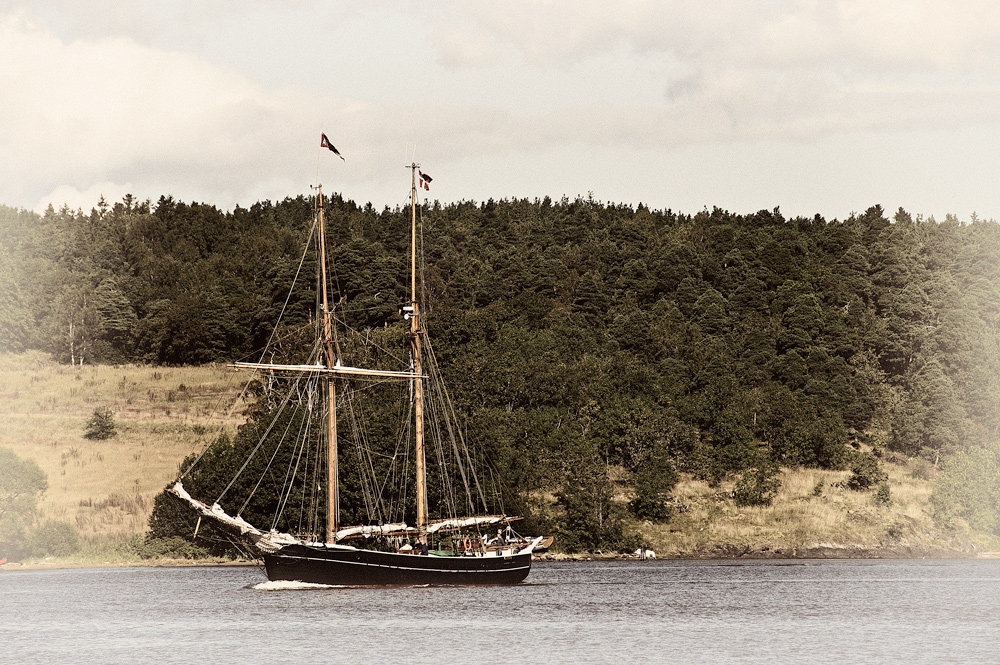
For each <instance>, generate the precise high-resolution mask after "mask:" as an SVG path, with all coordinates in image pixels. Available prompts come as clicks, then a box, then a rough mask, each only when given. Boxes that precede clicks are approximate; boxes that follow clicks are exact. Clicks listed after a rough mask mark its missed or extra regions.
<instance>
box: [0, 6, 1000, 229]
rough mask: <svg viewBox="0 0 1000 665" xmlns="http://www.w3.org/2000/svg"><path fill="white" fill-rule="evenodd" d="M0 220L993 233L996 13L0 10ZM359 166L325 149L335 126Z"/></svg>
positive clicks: (998, 152)
mask: <svg viewBox="0 0 1000 665" xmlns="http://www.w3.org/2000/svg"><path fill="white" fill-rule="evenodd" d="M0 49H2V53H3V55H2V57H0V204H4V205H8V206H13V207H17V208H25V209H30V210H37V211H42V210H44V209H45V207H46V206H47V205H48V204H49V203H52V204H53V205H54V206H55V207H56V208H59V207H61V206H62V205H63V204H66V205H68V206H69V207H70V208H72V209H77V208H80V209H82V210H84V211H85V212H87V211H89V210H90V208H92V207H93V206H95V205H96V204H97V203H98V201H99V199H100V198H101V197H102V196H103V197H104V199H105V200H107V201H108V202H115V201H119V200H121V198H122V197H123V196H124V195H125V194H132V195H133V196H135V197H137V198H139V199H150V200H152V201H153V202H155V201H156V200H157V199H158V198H159V197H160V196H161V195H171V196H173V197H174V198H175V199H178V200H182V201H188V202H190V201H198V202H203V203H209V204H214V205H216V206H218V207H219V208H221V209H223V210H232V209H233V208H234V207H235V206H237V205H240V206H243V207H249V206H250V205H252V204H253V203H255V202H257V201H263V200H271V201H276V200H281V199H284V198H285V197H288V196H297V195H299V194H308V193H309V190H310V187H311V186H314V185H316V184H317V183H322V185H323V186H324V191H325V192H328V193H329V192H331V191H335V192H340V193H342V194H343V196H344V197H345V198H348V199H353V200H354V201H356V202H358V203H360V204H364V203H367V202H371V203H372V204H374V205H375V206H376V207H379V208H381V207H382V206H386V205H388V206H390V207H392V206H395V205H401V204H404V203H405V202H406V200H407V197H408V195H409V188H410V181H409V171H408V170H406V169H405V168H404V167H405V166H406V165H408V164H410V163H413V162H417V163H419V164H420V165H421V169H422V170H423V171H424V172H426V173H428V174H430V175H431V176H432V177H433V178H434V180H433V183H432V185H431V189H430V191H428V192H425V193H424V195H425V196H427V197H429V198H431V199H438V200H440V201H441V202H442V203H448V202H452V201H461V200H472V201H485V200H487V199H490V198H493V199H511V198H529V199H534V198H543V197H545V196H550V197H552V198H553V199H558V198H561V197H563V196H567V197H569V198H571V199H572V198H575V197H577V196H584V197H587V196H592V197H593V198H595V199H597V200H599V201H603V202H608V203H625V204H630V205H638V204H639V203H644V204H646V205H648V206H650V207H652V208H656V209H668V208H669V209H672V210H674V211H677V212H685V213H696V212H698V211H700V210H703V209H706V208H707V209H712V208H713V207H719V208H723V209H726V210H729V211H731V212H735V213H752V212H756V211H758V210H762V209H768V210H771V209H773V208H775V207H778V208H780V209H781V211H782V213H783V214H784V215H785V216H786V217H793V216H807V217H812V216H814V215H816V214H819V215H822V216H823V217H825V218H826V219H828V220H829V219H843V218H845V217H847V216H849V215H850V214H851V213H852V212H859V213H860V212H863V211H864V210H866V209H867V208H868V207H869V206H872V205H875V204H879V205H881V206H882V207H883V208H884V209H885V210H887V211H888V212H889V213H890V216H891V213H892V212H894V211H895V210H897V209H898V208H900V207H902V208H904V209H905V210H907V211H908V212H910V213H911V214H913V215H914V216H917V215H920V216H923V217H925V218H929V217H934V218H935V219H938V220H941V219H944V218H945V216H946V215H948V214H953V215H956V216H957V217H958V218H959V219H960V220H963V221H965V220H969V219H971V218H972V216H973V214H975V215H977V216H978V218H980V219H1000V187H998V186H997V185H998V182H997V176H998V171H997V168H996V163H997V160H998V158H1000V4H998V3H996V2H994V1H993V0H949V1H948V2H941V1H940V0H938V1H937V2H926V1H924V0H756V1H755V2H747V1H746V0H734V1H730V2H727V1H718V2H713V1H712V0H697V1H695V0H615V2H608V1H607V0H600V1H594V0H505V1H504V2H496V1H493V2H480V1H478V0H453V1H450V0H441V1H435V0H421V1H419V2H417V1H413V2H411V1H408V0H398V1H395V2H389V1H385V0H365V1H364V2H356V1H355V2H343V1H341V0H322V1H319V0H316V1H313V0H155V1H153V0H87V2H81V1H80V0H30V2H27V1H24V0H0ZM321 133H326V135H327V136H328V137H329V138H330V141H331V142H332V143H333V144H334V145H336V146H337V148H338V150H339V151H340V152H341V153H342V154H343V156H344V158H345V159H344V161H341V160H340V159H338V158H337V157H336V156H335V155H334V154H333V153H331V152H329V151H325V150H321V149H320V147H319V143H320V134H321Z"/></svg>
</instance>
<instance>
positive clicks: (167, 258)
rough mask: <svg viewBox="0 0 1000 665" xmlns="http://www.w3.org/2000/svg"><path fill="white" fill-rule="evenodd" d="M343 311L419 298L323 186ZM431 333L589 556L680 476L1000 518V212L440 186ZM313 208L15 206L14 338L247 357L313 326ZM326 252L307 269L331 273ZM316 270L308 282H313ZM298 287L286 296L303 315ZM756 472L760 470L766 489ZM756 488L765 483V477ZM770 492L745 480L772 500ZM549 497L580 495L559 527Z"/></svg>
mask: <svg viewBox="0 0 1000 665" xmlns="http://www.w3.org/2000/svg"><path fill="white" fill-rule="evenodd" d="M326 208H327V220H328V224H329V227H330V228H329V230H328V234H329V237H330V238H331V239H332V243H331V244H332V246H331V247H330V250H329V256H330V259H331V262H332V266H333V268H332V271H333V272H332V277H333V279H334V282H335V284H336V293H337V296H336V300H337V301H338V309H339V311H340V316H342V317H343V320H344V321H345V323H346V324H347V325H350V326H351V327H352V328H354V329H357V330H361V331H364V330H378V329H380V328H382V327H384V326H385V325H386V321H387V320H389V319H391V318H393V317H394V316H397V315H398V310H399V307H400V306H401V305H402V304H403V302H404V301H405V300H406V299H407V287H406V283H407V279H408V265H407V251H408V249H407V243H408V239H409V236H408V234H409V214H410V211H409V208H408V206H406V207H396V208H388V207H386V208H384V209H382V210H377V209H375V208H374V207H373V206H372V205H370V204H368V205H358V204H356V203H354V202H352V201H350V200H345V199H344V198H342V197H341V196H339V195H333V196H332V197H330V198H329V200H328V201H327V202H326ZM419 215H420V219H421V221H422V228H423V230H422V235H421V240H422V243H421V257H422V263H423V266H424V269H425V283H424V289H425V302H424V311H425V313H426V325H427V326H428V327H429V329H430V332H431V335H432V336H433V338H434V340H435V347H436V351H437V355H438V358H439V360H440V363H441V366H442V371H443V372H444V374H445V376H447V377H448V378H449V390H450V392H451V394H452V396H453V397H454V399H455V401H456V407H457V409H458V411H459V413H461V414H462V415H463V417H464V418H465V420H466V423H467V424H466V427H467V429H468V431H469V434H470V438H472V439H473V440H475V441H477V442H478V445H480V446H482V449H483V450H484V451H485V454H486V455H487V456H488V457H489V458H490V460H491V464H492V465H493V467H494V468H495V469H496V470H497V473H498V474H499V476H500V478H501V479H502V480H503V483H504V484H505V485H506V486H508V487H511V488H516V489H515V490H512V491H514V492H515V495H516V496H515V499H514V503H515V506H516V507H517V508H519V509H521V510H523V511H524V512H525V513H527V514H528V516H529V521H528V524H529V526H530V525H531V524H532V522H531V517H532V515H533V514H536V517H535V519H536V525H537V526H538V527H539V528H553V529H555V530H556V531H558V532H559V533H560V534H561V535H562V537H563V538H564V542H568V543H569V547H570V548H574V547H575V548H578V549H588V548H589V549H592V548H595V547H599V546H602V544H607V543H613V542H615V541H616V540H621V539H622V533H621V531H620V528H621V527H620V521H616V520H614V519H611V516H612V515H613V514H614V510H613V507H612V506H611V505H610V504H611V496H612V491H613V488H612V480H611V474H610V473H609V471H610V470H611V469H615V470H618V472H619V475H621V474H624V475H625V476H627V478H628V481H629V484H630V485H631V486H632V487H633V488H634V493H633V494H634V499H633V500H632V502H631V503H630V504H629V509H630V510H631V511H632V512H633V514H634V515H635V516H637V517H639V518H644V519H654V520H655V519H658V518H661V517H663V516H664V515H665V514H666V512H667V511H668V507H667V504H666V503H665V502H666V500H667V499H668V498H669V493H670V491H671V489H672V487H673V486H674V483H676V482H677V478H678V474H681V473H687V474H693V475H694V476H696V477H700V478H704V479H707V480H709V481H710V482H713V481H714V482H718V481H719V480H720V479H722V478H724V477H726V476H732V475H733V474H737V475H739V474H742V476H743V477H744V478H746V479H748V480H753V479H756V480H755V482H756V488H757V490H761V491H763V490H762V488H766V486H767V483H768V482H769V481H770V480H771V479H773V477H774V476H775V474H776V472H777V469H778V468H779V467H793V466H811V467H820V468H828V469H839V468H851V467H852V466H855V467H859V468H864V465H865V464H868V465H869V466H870V467H873V468H874V469H875V470H876V471H875V472H873V474H871V477H872V478H875V479H876V480H877V477H878V474H877V468H878V466H879V465H880V464H885V463H886V462H887V460H890V459H892V458H893V456H899V457H907V458H910V457H922V458H924V459H926V460H927V461H928V463H929V464H930V465H933V467H932V468H933V469H934V472H935V473H936V472H937V471H938V470H939V469H943V470H944V472H945V473H944V474H943V476H942V481H941V482H940V483H939V486H940V487H939V491H936V493H935V502H936V503H935V506H936V510H937V511H938V514H939V515H940V516H941V518H942V520H946V519H955V518H958V519H962V520H965V521H966V522H967V523H969V524H971V525H972V526H973V527H974V528H978V529H982V530H984V531H988V532H992V533H995V534H1000V508H998V505H1000V501H998V499H1000V474H998V473H997V470H998V469H1000V225H998V224H997V223H996V222H994V221H982V220H979V219H977V218H975V216H973V218H972V220H970V221H968V222H960V221H959V220H958V219H957V218H955V217H952V216H948V217H947V218H946V219H945V220H944V221H936V220H934V219H924V218H922V217H919V216H917V217H914V216H912V215H910V214H909V213H907V212H906V211H904V210H903V209H899V210H898V211H896V212H895V213H893V214H892V215H891V216H890V215H889V214H888V213H886V211H884V210H883V209H882V208H881V207H880V206H872V207H870V208H868V209H867V210H866V211H865V212H864V213H863V214H853V215H851V216H850V217H849V218H847V219H844V220H826V219H824V218H822V217H821V216H818V215H817V216H815V217H813V218H803V217H797V218H793V219H787V218H785V217H784V216H783V215H782V214H781V212H780V210H779V209H777V208H776V209H774V210H770V211H768V210H762V211H759V212H757V213H754V214H735V213H730V212H727V211H724V210H720V209H713V210H708V209H705V210H702V211H700V212H698V213H696V214H680V213H675V212H672V211H671V210H651V209H649V208H648V207H646V206H644V205H641V204H640V205H638V206H632V205H623V204H611V203H603V202H599V201H595V200H594V199H593V198H584V197H578V198H576V199H572V200H571V199H568V198H565V197H564V198H562V199H561V200H552V199H550V198H548V197H545V198H544V199H541V200H538V199H535V200H499V201H494V200H489V201H486V202H481V203H477V202H474V201H463V202H460V203H455V204H447V205H442V204H440V203H438V202H425V203H423V204H422V205H421V206H420V208H419ZM312 221H313V203H312V201H311V200H310V199H309V198H307V197H304V196H299V197H295V198H287V199H285V200H283V201H280V202H276V203H271V202H266V201H265V202H260V203H256V204H254V205H252V206H251V207H249V208H242V207H237V208H236V209H234V210H233V211H231V212H224V211H220V210H218V209H217V208H215V207H214V206H211V205H204V204H199V203H182V202H179V201H176V200H174V199H173V198H171V197H169V196H164V197H161V198H160V199H159V200H158V201H156V202H155V203H153V202H151V201H137V200H135V199H134V198H133V197H131V196H127V197H125V199H123V200H122V201H121V202H117V203H114V204H108V203H107V202H105V201H104V200H103V199H102V200H101V201H100V203H99V204H98V205H97V206H96V207H95V208H94V209H93V210H91V211H90V212H89V213H83V212H82V211H75V212H74V211H71V210H69V209H67V208H63V209H62V210H59V211H56V210H54V209H52V208H51V207H50V209H49V210H47V211H46V212H45V214H42V215H39V214H36V213H33V212H29V211H25V210H19V209H14V208H10V207H6V206H0V349H2V350H4V351H13V352H17V351H22V350H26V349H39V350H44V351H47V352H49V353H51V354H52V356H53V357H54V358H56V359H58V360H59V361H60V362H64V363H74V364H79V363H151V364H164V365H178V364H198V363H208V362H222V361H231V360H239V359H250V358H253V357H254V352H255V351H256V352H257V353H259V350H260V349H261V348H263V347H264V345H265V343H266V342H267V340H268V338H269V336H270V334H271V329H272V328H271V327H272V325H273V322H274V321H275V320H276V319H277V317H278V314H279V312H280V311H281V310H282V308H283V307H286V308H287V312H286V314H285V321H286V322H292V323H294V322H295V321H299V322H302V321H308V320H310V317H311V316H313V315H312V311H313V310H314V303H315V293H314V289H313V285H312V283H311V281H310V280H308V279H306V280H300V281H299V282H298V284H299V286H298V287H297V289H296V291H295V292H293V293H292V294H291V295H290V296H289V293H288V286H289V284H290V283H291V282H292V277H293V275H295V273H296V272H297V271H298V270H299V268H300V265H299V262H300V259H301V256H302V255H301V251H302V247H303V245H304V244H305V239H306V236H307V234H308V233H309V230H310V228H311V226H312ZM310 261H311V260H307V261H306V264H305V265H304V266H302V270H303V273H304V274H307V275H308V274H315V271H316V264H315V262H311V263H310ZM310 271H311V272H310ZM286 300H287V304H286ZM751 485H753V483H751ZM745 489H746V487H745ZM752 490H753V487H752V486H751V487H750V493H751V494H752ZM545 492H548V493H551V494H553V495H554V496H555V497H556V498H557V502H558V503H559V505H560V506H561V507H562V509H563V513H562V515H563V517H562V518H561V521H559V522H558V523H543V522H544V520H545V519H546V518H544V517H543V516H542V514H541V512H540V511H538V510H537V505H535V503H533V502H535V501H536V498H533V497H537V496H539V494H540V493H545Z"/></svg>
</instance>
